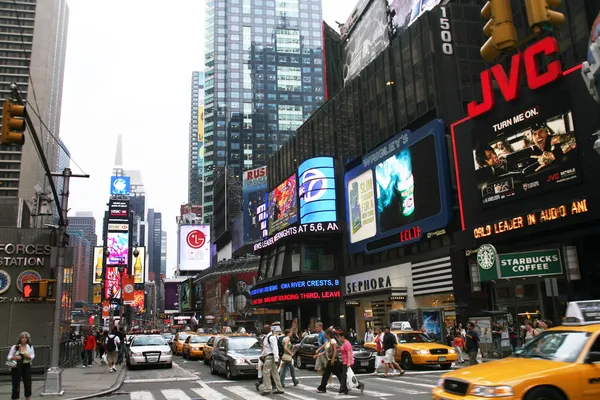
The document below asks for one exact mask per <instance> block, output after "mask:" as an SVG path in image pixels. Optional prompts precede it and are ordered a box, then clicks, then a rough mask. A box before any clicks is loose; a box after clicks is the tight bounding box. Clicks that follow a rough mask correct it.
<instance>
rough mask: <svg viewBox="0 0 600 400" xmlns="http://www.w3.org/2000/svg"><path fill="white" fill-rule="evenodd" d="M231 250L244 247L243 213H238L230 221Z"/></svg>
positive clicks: (234, 250)
mask: <svg viewBox="0 0 600 400" xmlns="http://www.w3.org/2000/svg"><path fill="white" fill-rule="evenodd" d="M230 230H231V252H232V253H235V252H236V251H237V250H239V249H240V248H242V247H244V215H242V214H240V215H238V216H237V217H236V218H235V219H234V220H233V222H232V223H231V229H230Z"/></svg>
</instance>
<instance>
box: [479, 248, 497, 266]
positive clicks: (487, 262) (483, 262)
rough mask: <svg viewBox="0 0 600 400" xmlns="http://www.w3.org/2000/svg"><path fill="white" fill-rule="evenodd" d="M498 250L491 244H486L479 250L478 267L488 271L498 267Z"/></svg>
mask: <svg viewBox="0 0 600 400" xmlns="http://www.w3.org/2000/svg"><path fill="white" fill-rule="evenodd" d="M497 255H498V253H497V252H496V248H495V247H494V246H492V245H491V244H484V245H483V246H481V247H480V248H479V250H477V265H479V268H481V269H484V270H486V271H487V270H488V269H492V268H493V267H494V266H495V265H496V256H497Z"/></svg>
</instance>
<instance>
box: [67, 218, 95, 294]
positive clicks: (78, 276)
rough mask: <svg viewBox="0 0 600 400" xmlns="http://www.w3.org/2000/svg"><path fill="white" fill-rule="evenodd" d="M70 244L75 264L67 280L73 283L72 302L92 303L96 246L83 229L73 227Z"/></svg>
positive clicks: (68, 271)
mask: <svg viewBox="0 0 600 400" xmlns="http://www.w3.org/2000/svg"><path fill="white" fill-rule="evenodd" d="M69 246H71V247H72V248H73V265H72V267H71V268H72V269H68V270H67V271H66V272H67V281H70V282H68V283H71V284H72V286H71V303H74V302H75V301H83V302H86V303H88V304H92V301H91V300H93V299H92V296H93V289H92V283H91V282H92V278H91V277H92V273H93V270H94V268H93V266H92V265H93V251H94V246H92V245H91V244H90V242H89V241H88V240H87V239H86V238H85V234H84V232H83V231H82V230H73V229H71V231H70V233H69Z"/></svg>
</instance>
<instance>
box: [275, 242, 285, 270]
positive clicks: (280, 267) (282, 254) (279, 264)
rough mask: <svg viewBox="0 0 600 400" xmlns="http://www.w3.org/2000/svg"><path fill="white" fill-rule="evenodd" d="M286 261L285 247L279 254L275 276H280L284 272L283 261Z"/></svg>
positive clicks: (280, 248) (279, 250)
mask: <svg viewBox="0 0 600 400" xmlns="http://www.w3.org/2000/svg"><path fill="white" fill-rule="evenodd" d="M284 260H285V245H284V246H281V247H279V249H278V254H277V264H276V267H275V276H280V275H281V273H282V272H283V261H284Z"/></svg>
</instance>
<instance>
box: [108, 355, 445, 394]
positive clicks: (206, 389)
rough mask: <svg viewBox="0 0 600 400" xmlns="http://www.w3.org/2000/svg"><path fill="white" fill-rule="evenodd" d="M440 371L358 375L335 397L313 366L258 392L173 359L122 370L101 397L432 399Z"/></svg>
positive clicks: (247, 382)
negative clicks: (274, 390) (161, 365)
mask: <svg viewBox="0 0 600 400" xmlns="http://www.w3.org/2000/svg"><path fill="white" fill-rule="evenodd" d="M444 372H445V371H441V370H439V369H437V368H434V367H432V368H423V369H420V370H416V371H407V372H406V374H405V375H404V376H402V377H399V376H395V377H391V376H390V377H388V378H384V377H382V376H372V375H371V374H357V375H358V377H359V379H360V380H361V382H363V383H364V384H365V391H364V392H363V393H362V394H360V393H359V392H358V391H355V390H353V391H350V394H349V395H339V394H337V391H338V390H339V382H338V381H337V378H334V380H333V386H334V387H333V388H330V389H328V393H326V394H321V393H317V391H316V387H317V386H318V385H319V382H320V377H319V376H318V375H317V373H316V372H314V371H313V370H312V369H308V370H298V369H296V377H297V378H298V379H299V380H300V384H299V385H298V386H296V387H294V386H293V385H292V382H291V379H290V378H289V376H288V381H286V388H285V389H284V390H285V394H279V395H276V394H271V395H269V396H262V395H261V394H260V393H259V392H257V391H256V388H255V385H254V384H255V382H256V380H255V379H253V378H241V379H236V380H233V381H228V380H227V379H225V378H224V377H223V376H215V375H211V373H210V371H209V369H208V367H207V366H205V365H204V364H203V363H202V361H187V360H183V359H182V358H181V357H176V358H175V363H174V365H173V368H172V369H142V370H134V371H127V376H126V378H125V383H124V385H123V386H122V387H121V389H120V390H119V391H118V392H117V393H114V394H113V395H112V396H109V397H104V399H106V398H108V399H112V400H129V399H131V400H154V399H156V400H195V399H203V400H258V399H265V398H269V397H270V398H276V399H287V400H325V399H331V398H334V399H347V400H352V399H359V400H375V399H378V400H386V399H406V400H424V399H431V394H430V393H431V389H432V388H433V387H434V386H435V385H436V383H437V380H438V378H439V377H440V376H441V375H442V374H443V373H444Z"/></svg>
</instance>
